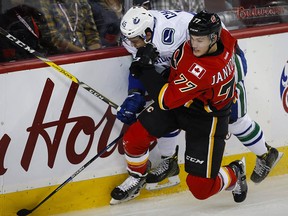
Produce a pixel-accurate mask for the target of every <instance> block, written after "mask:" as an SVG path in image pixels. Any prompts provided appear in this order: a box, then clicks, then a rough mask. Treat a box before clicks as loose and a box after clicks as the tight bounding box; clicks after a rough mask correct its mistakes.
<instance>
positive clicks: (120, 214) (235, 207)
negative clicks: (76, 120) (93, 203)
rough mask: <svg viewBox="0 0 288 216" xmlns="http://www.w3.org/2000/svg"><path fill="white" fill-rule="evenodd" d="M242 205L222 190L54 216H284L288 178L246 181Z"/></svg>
mask: <svg viewBox="0 0 288 216" xmlns="http://www.w3.org/2000/svg"><path fill="white" fill-rule="evenodd" d="M248 186H249V189H248V190H249V191H248V195H247V199H246V200H245V201H244V202H243V203H240V204H239V203H235V202H234V201H233V197H232V194H231V192H229V191H223V192H221V193H219V194H217V195H215V196H213V197H211V198H209V199H207V200H202V201H200V200H196V199H195V198H194V197H193V196H192V195H191V194H190V192H188V191H185V192H181V193H176V194H169V195H163V196H158V197H153V198H147V199H136V200H132V201H129V202H126V203H122V204H119V205H115V206H105V207H102V208H97V209H90V210H86V211H79V212H72V213H71V212H69V213H66V214H59V215H57V216H68V215H69V216H92V215H93V216H208V215H211V216H212V215H213V216H243V215H247V216H271V215H277V216H287V215H288V175H283V176H275V177H268V178H267V179H265V180H264V181H263V182H262V183H260V184H257V185H256V184H254V183H253V182H251V181H249V182H248Z"/></svg>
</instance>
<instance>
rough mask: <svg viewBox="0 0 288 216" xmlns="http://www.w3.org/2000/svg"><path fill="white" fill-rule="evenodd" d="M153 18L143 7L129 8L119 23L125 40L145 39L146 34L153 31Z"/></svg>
mask: <svg viewBox="0 0 288 216" xmlns="http://www.w3.org/2000/svg"><path fill="white" fill-rule="evenodd" d="M153 28H154V17H153V15H152V14H151V13H150V12H149V11H148V10H146V9H145V8H143V7H138V6H134V7H131V8H130V9H129V10H128V11H127V12H126V14H125V15H124V16H123V18H122V20H121V22H120V30H121V33H122V34H123V35H124V36H125V37H127V38H134V37H138V36H139V37H141V38H143V39H144V40H145V39H146V33H147V32H148V31H151V32H152V31H153Z"/></svg>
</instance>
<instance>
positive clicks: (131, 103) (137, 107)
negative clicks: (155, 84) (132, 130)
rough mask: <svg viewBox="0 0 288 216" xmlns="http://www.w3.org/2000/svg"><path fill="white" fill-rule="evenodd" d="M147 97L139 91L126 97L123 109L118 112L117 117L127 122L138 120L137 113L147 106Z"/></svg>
mask: <svg viewBox="0 0 288 216" xmlns="http://www.w3.org/2000/svg"><path fill="white" fill-rule="evenodd" d="M145 103H146V101H145V97H144V96H143V95H141V94H140V93H139V92H134V93H132V94H130V95H128V97H127V98H126V99H125V101H124V102H123V104H122V105H121V109H120V110H119V111H118V112H117V116H116V117H117V119H119V120H120V121H121V122H123V123H125V124H128V125H130V124H132V123H134V122H135V121H136V114H137V113H138V112H140V111H141V110H142V109H143V107H144V106H145Z"/></svg>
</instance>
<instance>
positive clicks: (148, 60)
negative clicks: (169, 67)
mask: <svg viewBox="0 0 288 216" xmlns="http://www.w3.org/2000/svg"><path fill="white" fill-rule="evenodd" d="M158 55H159V52H158V51H157V49H156V47H154V46H153V44H151V43H148V44H146V46H144V47H140V48H139V49H138V51H137V54H136V57H135V59H134V60H133V62H132V64H131V66H130V68H129V69H130V73H131V75H132V76H134V77H135V78H139V77H140V76H141V74H142V69H145V68H146V69H149V68H154V63H155V61H156V59H157V58H158Z"/></svg>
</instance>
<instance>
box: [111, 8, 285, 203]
mask: <svg viewBox="0 0 288 216" xmlns="http://www.w3.org/2000/svg"><path fill="white" fill-rule="evenodd" d="M193 16H194V15H193V14H191V13H187V12H179V11H171V10H168V11H154V10H149V11H147V10H145V9H144V8H142V7H133V8H131V9H129V10H128V11H127V13H126V14H125V15H124V17H123V18H122V21H121V24H120V29H121V32H122V34H123V35H124V40H123V45H124V47H125V48H126V49H127V50H128V51H129V52H130V53H131V54H132V55H133V57H134V58H135V57H136V52H137V49H138V48H140V47H142V46H145V44H146V43H148V42H150V43H153V44H154V45H155V46H156V47H157V50H158V51H159V58H158V60H157V61H156V62H155V66H156V70H157V71H158V72H159V73H163V71H164V73H163V75H164V76H165V72H166V71H167V70H166V69H167V68H169V64H170V62H169V60H170V57H171V56H172V53H173V52H174V50H175V49H176V48H177V47H178V46H179V45H180V44H181V43H182V42H184V41H185V40H186V39H187V38H189V34H188V31H187V26H188V23H189V22H190V21H191V19H192V18H193ZM237 54H238V55H237V56H236V65H237V77H236V78H237V79H238V83H237V91H238V93H239V95H240V97H239V100H238V101H237V103H236V104H235V105H234V106H233V108H232V115H231V119H232V122H231V124H230V125H229V131H230V133H232V134H234V135H235V136H236V137H237V138H238V139H239V140H240V141H241V142H242V143H243V145H244V146H246V147H247V148H248V149H250V150H251V151H252V152H254V153H255V154H256V155H257V160H256V166H255V168H254V171H253V173H252V176H251V180H252V181H254V182H256V183H259V182H261V181H262V180H263V179H264V178H265V177H266V176H267V175H268V174H269V172H270V170H271V168H272V167H273V166H275V165H276V163H277V162H278V160H279V159H280V158H281V156H282V153H279V152H278V151H277V149H275V148H273V147H271V146H269V145H267V144H266V142H265V138H264V135H263V131H262V130H261V128H260V126H259V125H258V124H257V123H256V122H255V121H253V120H252V119H251V118H250V117H249V116H248V114H247V110H246V109H240V108H243V107H246V103H247V102H246V93H245V86H244V82H243V79H244V77H245V75H246V73H247V65H246V59H245V57H244V53H243V52H242V51H241V50H240V49H239V50H238V52H237ZM144 94H145V88H144V87H143V85H142V84H141V83H140V81H139V80H138V79H135V78H133V77H132V76H130V77H129V86H128V97H127V99H126V100H125V101H124V103H123V104H122V105H121V110H120V111H118V112H117V118H118V119H119V120H121V121H122V122H124V123H126V124H131V123H133V122H134V121H136V113H137V112H139V111H140V110H141V109H142V108H143V107H144V105H145V99H144ZM243 105H244V106H243ZM178 133H179V131H175V132H174V133H172V134H167V136H166V137H161V138H159V139H158V148H159V150H160V153H161V155H163V159H164V160H163V162H162V163H160V165H159V166H158V167H156V168H155V169H152V170H151V171H150V172H146V174H145V175H139V174H140V173H143V170H144V171H145V170H147V169H148V167H147V164H148V163H146V162H147V160H148V156H149V152H146V153H145V154H144V155H137V154H135V155H127V154H125V158H126V161H127V163H128V168H127V169H128V172H129V174H130V175H129V177H128V178H127V179H126V180H125V181H124V182H123V183H122V184H121V185H119V186H118V187H116V188H115V189H114V190H113V191H112V192H111V196H112V200H111V202H110V203H111V204H117V203H120V202H123V201H127V200H130V199H133V198H135V197H136V196H138V195H139V192H140V189H141V188H142V187H143V186H144V184H145V183H147V186H146V188H148V189H157V188H159V185H158V183H159V182H160V181H162V180H163V179H165V178H167V177H168V179H169V180H170V182H168V183H167V184H164V186H163V185H162V186H160V188H161V187H166V186H171V185H175V184H177V183H179V178H178V174H179V167H178V163H177V161H178V160H177V153H178V148H176V146H177V134H178ZM175 149H176V152H175V153H174V151H175ZM130 168H132V169H130ZM137 171H139V172H137Z"/></svg>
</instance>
